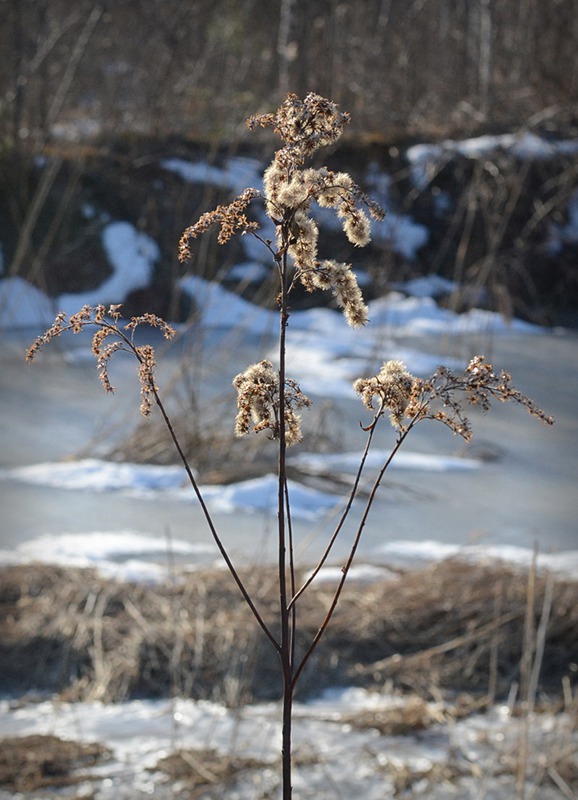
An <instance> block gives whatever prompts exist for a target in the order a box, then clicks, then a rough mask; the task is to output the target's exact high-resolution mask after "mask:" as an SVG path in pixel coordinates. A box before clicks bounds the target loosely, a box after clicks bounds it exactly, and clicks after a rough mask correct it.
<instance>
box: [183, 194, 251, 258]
mask: <svg viewBox="0 0 578 800" xmlns="http://www.w3.org/2000/svg"><path fill="white" fill-rule="evenodd" d="M258 195H259V192H258V191H257V189H245V191H244V192H243V193H242V194H240V195H239V197H236V198H235V199H234V200H233V202H232V203H229V205H227V206H217V208H216V209H215V210H214V211H207V212H205V213H204V214H203V215H202V216H201V217H200V218H199V220H198V222H196V223H195V224H194V225H191V226H190V227H188V228H187V229H186V230H185V231H184V233H183V235H182V236H181V240H180V242H179V261H188V260H189V259H190V258H191V257H192V254H191V239H196V238H197V237H198V236H201V234H203V233H205V231H207V230H208V229H209V228H210V227H211V226H212V225H220V226H221V227H220V230H219V234H218V236H217V241H218V242H219V244H226V243H227V242H228V241H229V239H230V238H231V237H232V236H233V235H234V234H235V233H237V232H238V231H240V232H241V233H248V232H250V231H256V230H257V229H258V227H259V224H258V223H257V222H252V221H250V220H249V219H248V218H247V215H246V213H245V211H246V209H247V206H248V205H249V203H250V202H251V200H253V198H254V197H257V196H258Z"/></svg>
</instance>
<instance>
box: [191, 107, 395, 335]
mask: <svg viewBox="0 0 578 800" xmlns="http://www.w3.org/2000/svg"><path fill="white" fill-rule="evenodd" d="M348 122H349V115H348V114H345V113H343V112H341V111H339V109H338V107H337V106H336V105H335V103H332V102H330V101H329V100H326V99H325V98H323V97H321V96H320V95H317V94H308V95H307V96H306V97H305V98H304V99H303V100H301V99H300V98H298V97H297V96H296V95H294V94H289V95H288V96H287V98H286V100H285V102H284V103H283V104H282V105H281V106H280V108H278V109H277V111H276V112H275V113H273V114H263V115H261V116H255V117H251V118H250V119H249V120H248V122H247V124H248V125H249V127H250V128H251V129H254V128H256V127H258V126H261V127H272V128H273V129H274V130H275V133H277V134H278V135H279V136H280V137H281V139H282V142H283V146H282V147H281V148H280V149H279V150H278V151H277V152H276V153H275V156H274V158H273V161H272V163H271V165H270V166H269V167H268V168H267V169H266V171H265V174H264V176H263V185H264V189H263V194H264V199H265V209H266V212H267V214H268V216H269V217H270V218H271V219H272V220H273V222H274V223H275V225H276V231H277V235H276V246H277V250H276V254H275V255H276V259H277V260H278V261H280V260H281V259H282V258H284V257H285V256H286V255H287V256H289V258H290V259H291V263H292V266H293V268H294V277H293V281H294V280H298V281H300V282H301V284H302V285H303V286H304V287H305V289H306V290H307V291H309V292H312V291H314V290H316V289H323V290H331V291H333V293H334V295H335V298H336V300H337V304H338V305H339V306H340V308H342V309H343V312H344V315H345V318H346V319H347V321H348V323H349V324H350V325H352V326H353V327H358V326H360V325H364V324H365V323H366V322H367V318H368V311H367V306H366V305H365V303H364V302H363V297H362V294H361V291H360V289H359V286H358V283H357V276H356V274H355V273H354V272H353V270H352V269H351V266H350V265H349V264H337V263H336V262H333V261H320V260H319V259H318V255H317V240H318V236H319V230H318V227H317V223H316V222H315V220H314V219H313V218H312V217H311V216H310V213H309V212H310V209H311V205H312V203H313V202H316V203H317V204H318V205H319V206H321V207H324V208H332V209H334V210H335V212H336V214H337V216H338V217H339V218H340V219H341V221H342V225H343V230H344V232H345V235H346V236H347V238H348V239H349V241H350V242H351V243H352V244H353V245H355V246H356V247H364V246H365V245H367V244H368V243H369V241H370V237H371V232H370V220H369V217H368V215H367V213H366V212H365V210H364V209H363V208H362V206H365V207H366V208H367V209H368V210H369V214H370V215H371V216H372V217H374V218H375V219H382V218H383V216H384V212H383V210H382V209H381V208H380V207H379V206H378V205H377V204H376V203H375V202H374V201H373V200H371V198H369V197H368V196H367V195H365V194H364V193H363V192H362V191H361V189H360V188H359V187H358V186H357V185H356V184H355V183H354V181H353V179H352V178H351V176H350V175H348V174H347V173H346V172H332V171H331V170H329V169H327V168H326V167H321V168H319V169H313V168H306V167H305V162H306V160H307V158H309V157H310V156H311V155H312V154H313V153H314V152H315V151H316V150H318V149H319V148H320V147H323V146H325V145H329V144H333V143H334V142H335V141H337V139H338V138H339V137H340V136H341V133H342V131H343V128H344V127H345V125H346V124H347V123H348ZM258 194H259V193H258V192H257V191H256V190H255V189H247V190H246V191H245V192H243V194H241V195H240V196H239V197H237V198H236V199H235V200H234V201H233V202H232V203H230V204H229V205H228V206H218V208H216V209H215V210H214V211H210V212H207V213H205V214H203V215H202V216H201V218H200V219H199V221H198V222H197V223H196V224H195V225H192V226H191V227H189V228H187V229H186V231H185V232H184V233H183V236H182V237H181V241H180V245H179V258H180V260H181V261H185V260H187V259H190V258H191V239H194V238H196V237H197V236H199V235H200V234H202V233H204V232H205V231H206V230H207V229H208V228H209V227H210V226H211V225H213V224H216V223H217V224H220V226H221V228H220V231H219V235H218V241H219V242H220V243H221V244H223V243H225V242H227V241H229V239H230V238H231V236H232V235H233V234H234V233H236V232H238V231H240V232H241V233H256V230H257V229H258V227H259V226H258V224H257V223H256V222H252V221H249V220H248V218H247V216H246V213H245V211H246V208H247V206H248V204H249V203H250V202H251V200H252V199H253V198H254V197H256V196H257V195H258Z"/></svg>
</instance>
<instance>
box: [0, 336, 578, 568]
mask: <svg viewBox="0 0 578 800" xmlns="http://www.w3.org/2000/svg"><path fill="white" fill-rule="evenodd" d="M34 335H35V332H34V331H32V332H19V333H14V332H11V333H4V334H2V349H1V355H0V361H1V368H0V397H1V403H2V415H1V417H0V441H1V445H0V447H1V449H0V468H2V469H3V470H4V477H3V479H2V480H0V504H1V508H2V514H1V520H0V548H2V549H7V550H15V549H16V548H18V547H20V546H21V545H22V544H23V543H24V542H32V541H33V540H37V539H39V538H40V537H42V536H44V535H51V536H56V535H60V534H63V533H69V534H74V535H78V536H79V537H81V536H83V535H85V536H86V535H88V534H94V533H100V534H102V533H112V534H114V533H120V532H126V531H132V532H136V533H138V534H141V535H143V536H146V537H151V538H153V539H155V540H156V541H157V542H159V553H161V554H162V552H163V550H164V549H165V547H166V542H167V540H168V537H170V538H171V539H175V540H176V539H178V540H183V541H186V542H189V543H190V544H191V545H194V547H195V548H196V553H197V554H196V555H195V556H193V557H194V558H198V559H209V560H212V558H213V556H214V555H215V553H216V551H214V550H213V548H212V542H211V538H210V534H209V532H208V531H207V529H206V526H205V524H204V521H203V519H202V516H201V513H200V510H199V509H198V507H197V506H196V505H195V504H194V503H192V502H185V501H183V500H181V499H175V498H174V497H171V496H168V495H163V494H162V493H157V494H156V495H155V496H154V498H148V499H143V498H142V497H135V496H133V495H131V494H130V493H127V492H111V491H106V492H96V491H87V490H86V489H85V488H83V489H80V490H75V489H67V488H66V489H65V488H59V487H58V486H56V487H55V486H38V485H33V484H30V483H25V482H22V481H20V480H17V479H15V478H13V477H6V470H10V469H13V468H16V467H22V466H26V465H31V464H37V463H39V462H57V461H60V460H62V459H68V458H70V457H73V456H75V455H77V454H78V453H79V452H81V451H83V449H84V448H85V447H86V445H87V443H88V442H89V441H91V440H94V441H97V442H101V441H102V440H103V439H104V437H105V436H106V435H107V434H108V432H109V431H110V430H111V429H112V430H114V429H116V430H117V431H118V430H122V429H123V427H126V426H127V425H128V424H130V421H131V420H132V422H134V420H135V419H136V417H134V416H132V415H131V409H132V408H133V407H135V403H136V404H138V400H137V398H136V394H137V389H136V386H135V380H134V376H133V373H134V366H133V364H132V363H130V362H129V361H128V360H127V361H126V362H123V363H119V364H118V365H117V366H116V367H115V368H114V370H113V382H114V383H115V384H116V385H117V386H118V387H119V388H118V392H117V393H116V394H115V395H114V396H110V395H109V396H107V395H105V394H104V392H103V391H102V389H101V387H100V384H99V381H98V378H97V375H96V370H95V367H94V364H93V363H91V362H90V361H87V360H84V359H72V360H71V359H70V358H69V357H68V356H69V355H70V353H69V352H68V351H67V353H64V352H63V350H62V347H67V344H66V341H65V340H64V341H63V342H62V343H60V342H57V343H56V344H57V345H59V346H60V349H59V348H58V347H57V346H55V345H52V347H51V348H50V349H49V350H48V351H47V353H46V356H45V357H43V358H41V359H39V361H38V363H36V364H34V365H32V366H30V365H27V364H26V363H25V362H24V357H23V353H24V350H25V347H26V346H27V345H28V344H29V343H30V342H31V340H32V339H33V338H34ZM216 344H217V348H216V352H218V353H220V357H221V360H220V362H219V363H222V372H219V369H220V368H219V366H218V363H217V362H216V361H215V360H214V358H215V357H214V356H212V357H211V361H212V364H213V366H215V367H216V372H214V374H215V375H217V379H216V380H217V382H220V381H222V386H223V387H225V386H230V379H231V377H232V375H234V374H235V371H239V369H238V367H237V368H235V367H234V366H232V365H231V358H232V353H234V356H235V359H239V360H238V361H236V362H235V363H236V364H237V365H238V364H239V363H240V364H241V368H242V367H243V366H244V365H245V364H246V363H250V361H251V360H253V361H254V360H256V359H255V356H254V349H253V350H251V353H252V354H249V352H248V351H249V350H250V346H251V345H252V344H253V342H251V341H250V337H247V338H246V339H245V340H243V344H239V341H237V344H236V345H235V348H234V350H231V349H230V348H229V349H228V347H227V346H226V341H225V340H223V342H216ZM486 346H487V343H486ZM429 347H430V350H431V342H429ZM439 347H440V350H441V349H442V344H441V341H440V343H439ZM245 348H246V349H247V353H245V352H243V350H244V349H245ZM452 348H453V354H454V355H455V354H456V350H457V351H459V352H458V355H460V356H462V357H463V361H464V363H466V362H467V359H468V358H469V357H470V356H471V355H473V354H474V353H475V352H478V351H479V350H480V349H483V348H481V347H480V337H477V338H476V337H473V338H472V339H467V338H464V337H462V338H461V339H460V342H459V344H457V343H456V342H454V343H453V345H452ZM491 351H492V352H491V353H488V357H489V358H490V356H491V358H490V360H492V361H493V363H494V364H495V366H496V368H498V367H500V368H502V367H503V368H505V369H507V370H509V371H511V372H512V373H513V376H514V384H515V385H516V386H517V387H518V388H519V389H520V390H521V391H523V392H524V393H526V394H528V395H529V396H531V397H532V398H533V399H534V400H535V401H536V402H537V403H538V404H539V405H541V406H542V407H543V408H544V409H545V410H546V411H547V412H548V413H550V414H552V415H553V416H554V417H555V418H556V425H555V426H554V427H553V428H549V427H546V426H543V425H542V424H541V423H539V422H538V421H536V420H534V419H531V418H530V417H529V416H528V415H527V413H526V412H525V411H524V410H523V409H521V408H519V407H513V406H512V407H510V406H498V407H496V408H495V409H494V410H493V411H492V413H491V414H490V415H489V416H487V417H482V416H479V415H477V414H476V415H474V416H473V417H472V421H473V423H474V439H473V443H472V445H470V447H469V448H468V449H467V450H466V451H465V452H464V446H463V443H462V442H461V440H459V439H457V438H456V437H455V436H452V435H451V434H450V433H449V432H448V431H447V430H446V429H445V428H442V426H435V425H429V424H427V425H422V426H420V427H418V429H417V430H416V432H415V435H414V436H413V438H412V439H410V440H409V441H408V443H407V449H408V450H409V451H412V452H414V451H415V452H419V453H421V454H442V455H446V456H456V455H459V456H463V455H465V456H467V458H480V460H481V463H480V464H479V468H476V469H473V470H467V469H461V470H456V471H447V470H441V471H436V470H435V469H429V470H428V469H425V470H424V469H423V468H422V467H419V466H417V467H416V468H415V469H412V468H411V464H410V465H407V464H406V465H405V468H404V469H396V470H392V471H391V472H388V473H387V476H386V477H387V480H386V482H385V486H384V487H383V489H384V490H383V492H382V494H381V496H380V500H379V503H378V504H377V505H376V507H375V508H374V512H373V514H372V516H371V518H370V522H369V524H368V526H367V529H366V531H365V535H364V539H363V543H362V548H361V556H362V558H364V559H370V560H379V559H380V558H381V557H382V556H383V551H384V547H385V549H387V546H388V544H389V543H391V542H394V541H400V540H407V541H410V542H420V541H424V540H433V541H436V542H441V543H445V544H454V545H460V546H466V545H471V544H484V545H490V546H493V545H513V546H517V547H527V548H532V547H533V546H534V545H537V546H538V547H539V549H540V551H541V552H559V551H564V550H575V549H577V548H578V489H577V477H578V414H577V411H578V336H577V335H576V333H575V332H569V331H565V332H557V333H543V334H534V335H518V334H505V335H501V336H499V337H497V338H495V339H494V340H493V341H492V343H491ZM65 355H66V356H67V357H65ZM245 356H246V357H245ZM169 358H173V356H170V357H169ZM442 360H443V355H440V361H442ZM217 388H219V387H217ZM232 401H233V398H232ZM342 412H343V414H345V415H347V416H348V417H349V418H350V420H351V423H352V424H351V426H349V428H348V430H349V431H350V433H348V434H347V437H348V439H347V447H348V449H350V448H353V447H355V446H358V445H361V443H362V441H363V439H362V437H361V432H360V431H359V428H358V424H357V423H358V420H359V419H360V418H362V416H363V411H362V408H361V406H359V405H358V404H357V402H356V404H355V405H353V401H352V402H351V403H350V402H344V403H343V406H342ZM233 413H234V408H233V406H232V408H231V416H232V415H233ZM231 424H232V423H231ZM384 431H385V428H384ZM356 437H358V438H356ZM387 437H390V438H389V439H388V438H387ZM392 443H393V432H392V431H387V432H385V433H381V439H380V441H379V443H378V446H379V447H386V446H387V445H388V444H390V445H391V444H392ZM301 448H302V449H303V448H304V445H302V446H301ZM215 520H216V523H217V526H218V528H219V530H220V531H221V533H222V535H223V537H224V538H225V540H226V542H227V543H228V545H229V546H230V547H231V549H232V550H233V551H234V552H235V553H236V554H237V557H239V558H247V559H249V560H253V561H254V560H255V559H257V560H263V559H265V558H267V557H268V556H269V555H273V554H274V552H275V543H274V527H275V519H274V516H272V515H270V514H267V513H262V512H258V513H248V512H246V511H239V510H237V511H235V512H234V513H224V512H222V511H217V512H216V513H215ZM296 533H297V540H298V543H299V550H300V551H302V553H303V554H302V558H303V559H305V560H307V559H310V558H313V556H314V555H315V553H317V552H319V551H320V549H321V548H322V545H323V542H324V541H325V538H326V535H327V528H324V526H323V523H322V521H320V522H319V523H317V522H313V523H311V522H307V523H305V522H297V523H296ZM347 539H348V533H347V532H346V533H345V536H344V540H343V542H342V546H341V550H340V553H343V552H345V545H346V542H347ZM43 541H45V540H43ZM79 541H80V540H79ZM38 547H39V548H41V547H42V543H41V542H40V541H39V542H38ZM39 555H41V553H40V552H39Z"/></svg>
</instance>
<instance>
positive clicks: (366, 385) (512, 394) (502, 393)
mask: <svg viewBox="0 0 578 800" xmlns="http://www.w3.org/2000/svg"><path fill="white" fill-rule="evenodd" d="M354 389H355V391H356V392H357V393H358V394H359V395H360V396H361V399H362V400H363V403H364V405H365V406H366V407H367V408H368V409H370V410H375V406H374V401H375V400H377V401H378V403H379V407H378V409H377V412H376V415H375V419H376V420H377V419H378V418H379V417H380V416H381V415H382V414H383V412H384V410H386V409H387V410H389V411H390V420H391V423H392V425H393V426H394V427H396V428H399V429H401V430H405V429H406V427H407V426H404V419H405V420H408V422H409V424H410V425H413V424H415V423H416V422H417V421H419V420H420V419H433V420H437V421H438V422H442V423H443V424H444V425H447V427H448V428H450V430H452V431H453V432H454V433H456V434H458V435H459V436H462V437H463V438H464V439H465V440H466V441H469V440H470V439H471V436H472V431H471V428H470V423H469V421H468V419H467V417H466V416H465V414H464V410H463V403H462V402H461V401H460V399H458V398H457V397H456V394H458V393H459V394H461V395H464V396H465V399H466V401H467V403H468V404H469V405H471V406H478V407H479V408H481V409H482V410H483V411H484V412H485V411H488V410H489V409H490V406H491V401H492V400H499V401H500V402H502V403H506V402H508V401H513V402H514V403H519V404H520V405H522V406H524V408H526V409H527V411H528V412H529V413H530V414H532V416H534V417H537V418H538V419H540V420H541V421H542V422H544V423H545V424H547V425H552V424H553V423H554V420H553V419H552V417H550V416H547V415H546V414H545V413H544V411H542V409H541V408H539V407H538V406H537V405H536V403H534V401H533V400H531V399H530V398H529V397H526V396H525V395H523V394H522V393H521V392H519V391H518V390H517V389H516V388H515V387H514V386H513V385H512V377H511V375H509V374H508V373H507V372H505V371H503V370H502V371H501V372H500V374H499V375H497V374H496V373H495V372H494V371H493V368H492V365H491V364H489V363H488V362H487V361H486V360H485V359H484V357H483V356H475V358H473V359H472V360H471V361H470V363H469V364H468V366H467V367H466V369H465V371H464V374H463V375H459V376H458V375H455V374H454V373H453V372H451V370H449V369H447V367H443V366H441V367H438V369H437V370H436V372H435V373H434V374H433V375H432V377H431V378H429V379H427V380H422V379H420V378H414V377H413V376H412V375H411V374H410V373H409V372H408V371H407V369H406V367H405V365H404V364H403V363H402V362H401V361H388V362H387V363H386V364H384V365H383V367H382V369H381V371H380V372H379V374H378V375H376V376H375V377H372V378H367V379H359V380H358V381H356V382H355V384H354Z"/></svg>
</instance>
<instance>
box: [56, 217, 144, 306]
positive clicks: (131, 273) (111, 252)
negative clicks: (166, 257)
mask: <svg viewBox="0 0 578 800" xmlns="http://www.w3.org/2000/svg"><path fill="white" fill-rule="evenodd" d="M102 245H103V248H104V251H105V253H106V255H107V258H108V262H109V264H110V265H111V266H112V268H113V274H112V275H111V277H110V278H108V280H106V281H105V282H104V283H103V284H101V285H100V286H99V287H97V288H96V289H93V290H92V291H90V292H81V293H76V294H62V295H60V297H58V299H57V300H56V302H55V305H57V306H58V310H59V311H64V313H65V314H74V313H75V312H76V311H79V310H80V309H81V308H82V306H84V305H89V306H95V305H98V304H99V303H102V304H103V305H110V304H111V303H113V304H114V303H122V302H124V300H125V299H126V297H127V295H128V294H130V292H133V291H135V290H136V289H144V288H146V287H147V286H148V285H149V284H150V282H151V279H152V275H153V268H154V264H155V262H156V261H158V259H159V258H160V250H159V247H158V245H157V244H156V242H154V241H153V240H152V239H151V238H150V236H147V234H146V233H142V232H140V231H137V230H136V228H135V227H134V226H133V225H131V224H130V223H128V222H111V223H110V224H108V225H106V226H105V228H104V229H103V232H102Z"/></svg>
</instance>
